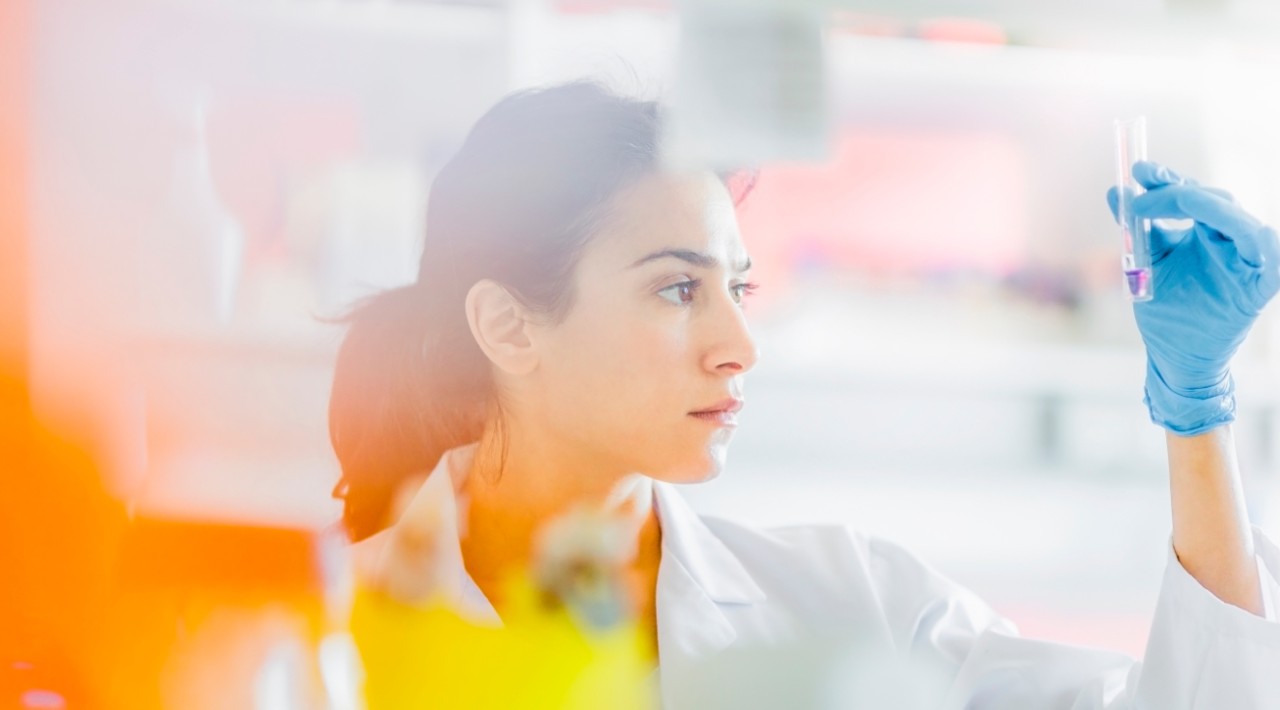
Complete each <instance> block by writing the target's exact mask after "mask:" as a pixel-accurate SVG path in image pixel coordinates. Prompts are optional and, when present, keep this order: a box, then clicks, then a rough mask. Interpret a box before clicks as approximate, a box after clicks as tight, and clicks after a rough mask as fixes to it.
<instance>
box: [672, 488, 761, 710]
mask: <svg viewBox="0 0 1280 710" xmlns="http://www.w3.org/2000/svg"><path fill="white" fill-rule="evenodd" d="M654 500H655V503H656V505H657V511H658V519H659V522H660V524H661V526H662V560H661V562H660V563H659V566H658V594H657V600H656V601H657V613H658V656H659V664H660V668H661V671H660V672H661V675H662V677H663V682H662V685H663V694H664V696H669V695H670V694H671V692H672V688H674V687H676V686H678V685H679V684H680V683H681V682H683V681H682V677H683V676H685V675H686V672H688V671H692V670H693V669H694V668H696V666H697V664H698V663H699V662H701V661H705V660H706V659H707V657H709V656H711V655H713V654H715V653H717V652H719V651H721V650H723V649H725V648H727V647H729V646H730V645H732V644H733V643H734V642H735V641H737V640H738V637H739V631H740V629H739V628H738V626H737V625H736V624H735V623H734V615H735V614H736V613H740V612H742V611H743V607H744V606H749V605H754V604H757V603H759V602H763V601H765V595H764V592H763V591H761V589H760V587H759V586H758V585H757V584H756V583H755V581H754V580H753V579H752V578H751V575H750V574H749V573H748V572H747V570H746V568H745V567H743V565H742V562H741V561H740V560H739V559H738V558H737V556H736V555H734V554H733V552H732V551H731V550H730V549H729V548H728V547H727V546H726V545H725V544H724V542H723V541H721V540H720V538H718V537H716V535H715V533H713V532H712V531H711V530H710V529H709V528H708V527H707V525H706V524H705V523H704V522H703V521H702V519H701V518H700V517H698V515H697V514H696V513H694V512H693V510H692V509H690V508H689V505H688V503H686V502H685V501H684V499H683V498H682V497H681V496H680V495H679V493H677V492H676V491H675V490H674V487H673V486H671V485H670V484H666V483H661V482H655V484H654ZM667 700H668V707H670V706H671V705H672V704H673V703H671V702H670V700H671V698H670V697H668V698H667Z"/></svg>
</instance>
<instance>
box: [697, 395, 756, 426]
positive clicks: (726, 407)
mask: <svg viewBox="0 0 1280 710" xmlns="http://www.w3.org/2000/svg"><path fill="white" fill-rule="evenodd" d="M742 404H743V402H742V400H740V399H736V398H733V397H730V398H728V399H724V400H721V401H719V402H717V403H716V404H713V405H712V406H710V407H707V408H705V409H699V410H697V411H695V412H689V416H691V417H693V418H694V419H699V420H701V421H704V422H707V423H708V424H712V425H715V426H718V427H725V428H732V427H736V426H738V410H740V409H742Z"/></svg>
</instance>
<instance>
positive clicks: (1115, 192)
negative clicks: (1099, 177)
mask: <svg viewBox="0 0 1280 710" xmlns="http://www.w3.org/2000/svg"><path fill="white" fill-rule="evenodd" d="M1107 207H1108V208H1109V209H1110V210H1111V219H1114V220H1115V221H1116V224H1119V223H1120V189H1119V188H1117V187H1116V186H1115V185H1112V186H1111V187H1109V188H1107Z"/></svg>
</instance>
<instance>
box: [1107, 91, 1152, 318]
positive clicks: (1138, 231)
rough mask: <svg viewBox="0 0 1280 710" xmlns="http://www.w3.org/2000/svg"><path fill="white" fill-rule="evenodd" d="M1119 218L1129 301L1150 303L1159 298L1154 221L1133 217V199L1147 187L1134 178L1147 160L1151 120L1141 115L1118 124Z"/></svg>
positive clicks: (1117, 173) (1117, 205) (1117, 122)
mask: <svg viewBox="0 0 1280 710" xmlns="http://www.w3.org/2000/svg"><path fill="white" fill-rule="evenodd" d="M1115 131H1116V190H1117V192H1118V194H1117V200H1116V219H1117V220H1118V221H1119V222H1120V234H1121V237H1123V243H1124V251H1123V252H1122V253H1121V268H1122V269H1123V270H1124V276H1125V285H1126V286H1127V289H1126V290H1127V292H1128V294H1129V299H1130V300H1132V301H1134V302H1139V301H1150V300H1151V299H1152V298H1153V297H1154V296H1155V283H1154V282H1153V281H1152V279H1151V220H1147V219H1142V218H1141V217H1138V216H1137V215H1135V214H1133V198H1135V197H1137V196H1138V195H1140V194H1142V193H1143V192H1145V191H1146V190H1145V188H1143V187H1142V185H1141V184H1139V183H1138V181H1137V180H1135V179H1134V178H1133V164H1134V163H1136V162H1138V161H1139V160H1146V159H1147V120H1146V119H1145V118H1143V117H1141V116H1139V117H1138V118H1135V119H1133V120H1128V121H1116V124H1115Z"/></svg>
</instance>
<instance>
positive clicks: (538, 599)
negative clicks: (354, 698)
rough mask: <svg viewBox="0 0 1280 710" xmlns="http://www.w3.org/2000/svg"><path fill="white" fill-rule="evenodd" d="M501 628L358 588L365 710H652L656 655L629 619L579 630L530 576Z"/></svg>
mask: <svg viewBox="0 0 1280 710" xmlns="http://www.w3.org/2000/svg"><path fill="white" fill-rule="evenodd" d="M509 588H510V590H511V594H510V595H509V596H508V597H507V598H508V599H511V600H512V603H511V604H510V605H508V607H509V608H506V609H504V614H503V620H504V624H505V625H504V626H502V627H491V626H478V625H475V624H472V623H470V622H468V621H466V620H465V619H463V618H462V617H461V616H460V615H459V614H457V613H456V612H455V611H453V610H452V609H450V608H449V607H448V606H447V605H445V604H444V603H443V602H440V601H434V602H431V603H427V604H424V605H421V606H411V605H407V604H403V603H400V602H398V601H395V600H393V599H391V598H389V597H387V596H386V595H384V594H381V593H379V592H376V591H372V590H369V589H365V588H361V589H359V590H358V591H357V593H356V598H355V605H354V608H353V609H352V615H351V632H352V635H353V636H354V638H355V641H356V645H357V646H358V648H359V650H360V655H361V659H362V661H363V665H364V672H365V699H366V702H367V703H368V708H369V710H388V709H391V708H422V707H433V708H468V709H471V708H475V709H477V710H479V709H482V708H503V709H504V710H507V709H509V708H572V709H578V708H582V709H586V708H601V707H609V708H617V709H619V710H629V709H633V708H634V709H635V710H647V709H649V708H653V707H656V705H655V703H654V702H653V689H652V688H651V687H650V681H649V679H648V676H649V674H650V671H651V670H652V668H653V664H652V658H651V656H652V654H651V653H650V652H649V651H648V644H647V642H646V640H645V639H644V637H643V635H642V634H641V633H640V630H639V628H638V626H637V625H636V624H635V623H634V622H633V621H631V620H625V621H623V622H622V623H620V624H618V625H616V626H614V627H613V628H610V629H603V630H591V629H584V628H582V627H581V626H580V625H579V623H578V622H577V621H576V620H575V618H574V616H573V614H572V613H571V612H570V611H569V610H568V609H567V608H566V607H564V606H563V605H562V604H560V603H559V602H552V603H549V602H547V601H546V599H547V597H546V595H543V594H540V593H539V592H538V591H537V590H536V589H535V588H534V587H533V585H532V584H531V583H530V582H529V581H528V580H527V579H525V578H517V579H515V580H514V581H513V582H511V584H510V587H509Z"/></svg>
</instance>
